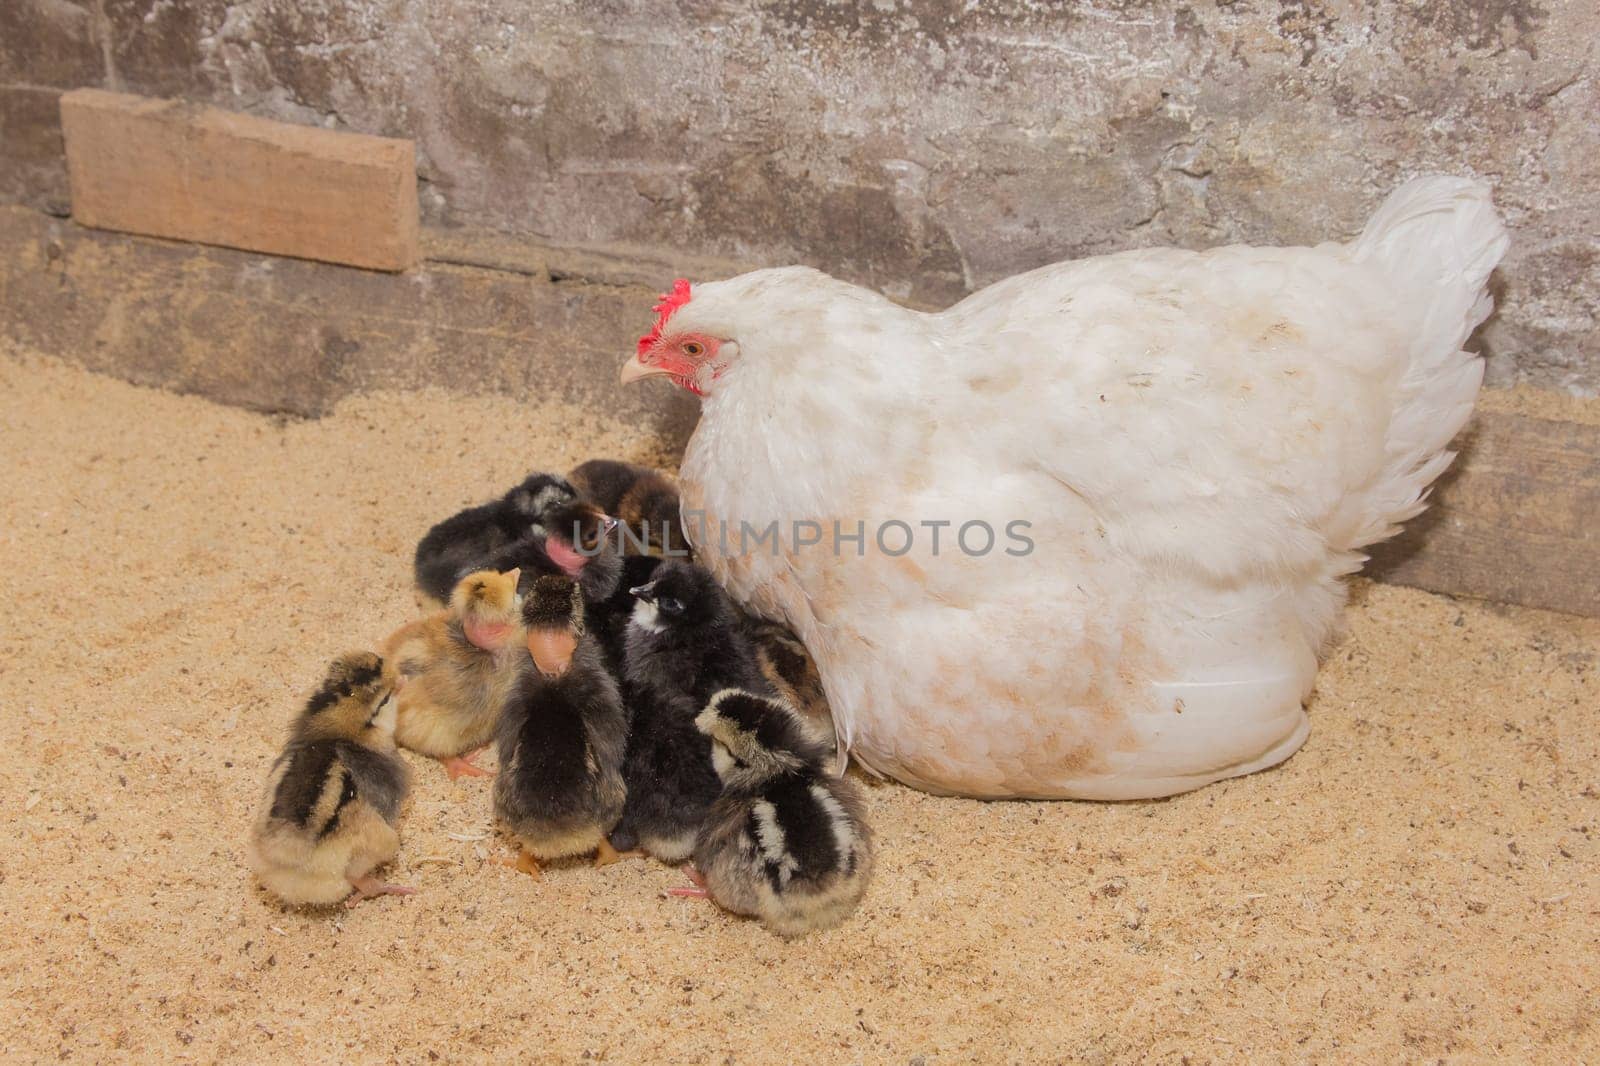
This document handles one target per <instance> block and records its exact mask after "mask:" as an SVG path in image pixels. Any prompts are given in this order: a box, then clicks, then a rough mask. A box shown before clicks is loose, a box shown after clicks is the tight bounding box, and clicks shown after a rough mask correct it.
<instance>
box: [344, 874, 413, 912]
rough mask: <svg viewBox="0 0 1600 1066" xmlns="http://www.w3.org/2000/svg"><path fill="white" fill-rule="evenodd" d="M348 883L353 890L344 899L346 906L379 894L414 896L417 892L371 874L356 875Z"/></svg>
mask: <svg viewBox="0 0 1600 1066" xmlns="http://www.w3.org/2000/svg"><path fill="white" fill-rule="evenodd" d="M350 884H351V885H352V886H354V888H355V892H354V893H353V894H352V895H351V896H350V898H349V899H347V900H345V901H344V905H345V906H346V907H354V906H355V905H356V904H357V903H360V902H361V901H362V900H364V899H376V898H377V897H379V896H414V895H416V892H417V890H416V889H414V888H411V887H410V886H408V885H391V884H390V883H389V882H387V881H380V880H378V879H377V878H376V877H373V876H371V875H368V876H366V877H357V878H355V879H354V880H352V881H351V882H350Z"/></svg>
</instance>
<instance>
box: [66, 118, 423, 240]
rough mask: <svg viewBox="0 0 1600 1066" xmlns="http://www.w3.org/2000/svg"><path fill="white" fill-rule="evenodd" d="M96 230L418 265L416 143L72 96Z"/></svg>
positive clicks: (79, 201)
mask: <svg viewBox="0 0 1600 1066" xmlns="http://www.w3.org/2000/svg"><path fill="white" fill-rule="evenodd" d="M61 125H62V132H63V135H64V137H65V140H66V152H67V172H68V176H69V179H70V183H71V189H72V214H73V218H74V219H76V220H77V221H78V222H79V223H81V224H82V225H85V226H94V227H97V228H100V229H112V230H121V231H123V232H127V233H141V234H146V235H149V236H154V237H167V238H173V239H177V240H188V241H197V242H200V243H202V244H219V245H224V246H227V247H231V248H243V249H246V250H249V251H256V252H270V253H273V254H275V255H286V256H295V257H297V258H301V259H318V260H322V261H324V262H329V263H342V264H346V265H349V266H358V267H367V268H370V269H374V270H390V271H397V270H405V269H408V268H410V267H412V266H415V265H416V264H417V261H418V250H417V180H416V162H415V160H416V150H415V146H414V144H413V143H412V142H411V141H409V140H401V139H397V138H390V137H372V136H368V135H366V134H359V133H341V132H336V131H333V130H323V129H315V128H313V127H309V126H295V125H290V124H288V123H283V122H273V121H270V120H267V119H261V118H255V117H253V116H250V115H240V114H235V113H233V112H229V111H221V110H218V109H216V108H212V107H203V106H200V105H196V104H190V103H184V102H180V101H170V100H153V99H148V98H145V97H139V96H129V95H127V94H123V93H111V92H105V91H103V90H99V89H78V90H75V91H73V92H69V93H66V94H64V95H63V96H62V97H61Z"/></svg>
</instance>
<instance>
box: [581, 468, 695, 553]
mask: <svg viewBox="0 0 1600 1066" xmlns="http://www.w3.org/2000/svg"><path fill="white" fill-rule="evenodd" d="M567 480H568V481H570V482H571V483H572V485H573V486H574V487H575V488H576V489H577V490H578V491H579V492H581V493H582V494H583V495H584V496H585V497H586V498H587V499H588V500H590V501H591V502H592V503H594V504H595V505H596V506H598V507H600V508H602V509H604V510H605V512H606V513H607V514H610V515H615V516H616V517H617V518H618V519H619V520H620V521H621V522H622V525H623V528H624V529H626V530H627V531H628V534H629V535H628V536H625V539H624V540H623V544H624V546H625V549H631V550H635V551H641V552H645V553H647V554H651V555H670V556H672V557H675V558H685V557H687V556H688V555H689V554H690V548H689V540H688V538H687V537H685V536H684V532H683V520H682V517H681V512H680V507H679V502H678V485H677V482H675V481H673V480H672V479H671V478H670V477H667V475H665V474H662V473H660V472H659V471H655V470H652V469H650V468H649V467H648V466H640V465H638V464H637V463H622V462H618V461H617V460H615V459H590V460H589V461H588V462H587V463H583V464H581V465H579V466H575V467H573V468H572V469H571V470H570V471H568V473H567Z"/></svg>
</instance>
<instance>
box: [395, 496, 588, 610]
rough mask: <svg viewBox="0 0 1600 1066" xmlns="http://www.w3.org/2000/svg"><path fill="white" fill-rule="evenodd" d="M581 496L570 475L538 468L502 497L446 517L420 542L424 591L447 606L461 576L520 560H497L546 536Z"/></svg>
mask: <svg viewBox="0 0 1600 1066" xmlns="http://www.w3.org/2000/svg"><path fill="white" fill-rule="evenodd" d="M577 498H578V490H577V489H575V488H573V487H572V484H571V483H570V482H568V481H567V480H566V479H564V478H561V477H559V476H557V475H555V474H539V473H535V474H529V475H528V477H527V478H526V479H525V480H524V481H523V482H522V484H520V485H518V486H517V487H516V488H514V489H512V490H511V491H510V492H508V493H506V494H505V495H504V496H502V497H500V498H499V499H498V500H494V501H491V502H489V503H486V504H483V505H482V506H479V507H469V508H467V509H466V510H464V511H461V512H460V513H458V514H455V515H452V516H451V517H449V518H447V519H445V520H444V521H443V522H440V523H439V524H438V525H436V526H434V527H433V528H432V529H430V530H428V532H427V535H426V536H424V537H423V538H422V540H421V542H420V543H418V544H417V554H416V561H415V564H414V567H415V574H416V582H417V591H418V593H419V594H420V595H421V596H422V597H423V598H424V599H426V600H428V601H430V602H429V604H428V605H429V606H433V607H438V606H442V605H443V604H444V603H445V602H447V601H448V600H449V598H450V590H451V589H453V588H455V586H456V582H458V581H460V580H461V579H462V578H463V577H466V576H467V575H468V574H470V573H472V572H473V571H474V570H510V569H512V568H513V567H515V566H517V565H518V564H517V563H515V562H512V563H508V564H505V565H494V562H495V560H496V559H497V557H498V556H499V555H500V554H501V553H502V552H504V551H505V549H507V548H509V547H511V546H512V545H513V544H517V543H519V542H522V541H525V540H527V539H529V538H534V539H536V540H537V541H539V542H542V541H543V540H544V538H545V536H546V535H547V534H548V533H549V531H550V530H551V529H552V528H557V525H556V523H558V522H559V521H560V520H561V519H562V518H563V517H564V515H563V509H564V508H566V507H567V506H568V505H570V504H572V503H573V502H575V501H576V500H577Z"/></svg>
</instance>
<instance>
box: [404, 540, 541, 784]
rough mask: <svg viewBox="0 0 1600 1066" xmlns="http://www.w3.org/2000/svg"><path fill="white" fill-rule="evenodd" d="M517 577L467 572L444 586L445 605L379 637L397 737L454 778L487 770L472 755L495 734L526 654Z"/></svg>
mask: <svg viewBox="0 0 1600 1066" xmlns="http://www.w3.org/2000/svg"><path fill="white" fill-rule="evenodd" d="M520 577H521V571H520V570H509V571H507V572H505V573H498V572H496V571H493V570H479V571H476V572H474V573H471V574H468V575H467V576H466V577H464V578H462V579H461V580H460V581H459V582H457V583H456V586H455V589H454V590H453V591H452V592H451V593H450V607H449V609H448V610H445V611H441V612H439V613H437V614H434V615H431V616H430V617H428V618H423V619H420V620H418V621H416V622H412V623H411V624H410V625H407V626H403V627H401V628H400V629H398V630H396V631H395V632H394V633H393V634H392V635H391V636H390V637H389V639H388V640H387V641H385V642H384V646H383V656H384V660H385V661H386V663H387V664H388V666H387V669H388V671H389V676H390V677H391V678H392V679H393V682H394V686H395V692H396V693H397V694H398V700H399V716H398V719H397V722H396V725H395V740H396V741H398V742H399V744H400V746H401V747H403V748H409V749H410V750H412V751H415V752H417V753H419V754H422V755H428V756H432V757H433V758H435V759H438V760H439V761H440V762H441V763H443V764H444V768H445V771H446V772H447V773H448V774H449V775H450V779H451V780H452V781H454V780H455V779H456V778H458V777H461V776H463V775H470V776H473V777H491V776H493V775H492V774H491V773H490V771H488V770H485V769H483V768H481V767H479V766H477V765H475V764H474V763H473V762H472V759H473V757H474V756H475V755H477V753H478V752H479V751H481V750H482V749H483V748H485V747H486V746H488V744H489V742H490V740H492V739H493V737H494V727H495V722H496V721H497V720H498V719H499V717H500V708H501V707H502V706H504V705H505V701H506V697H507V696H509V695H510V693H511V690H512V689H513V688H515V687H516V683H517V672H518V669H519V666H520V664H521V662H522V661H523V660H524V659H525V658H526V657H527V655H526V653H525V652H524V651H523V631H522V617H521V609H522V603H521V598H520V597H519V596H518V595H517V580H518V579H519V578H520Z"/></svg>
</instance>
